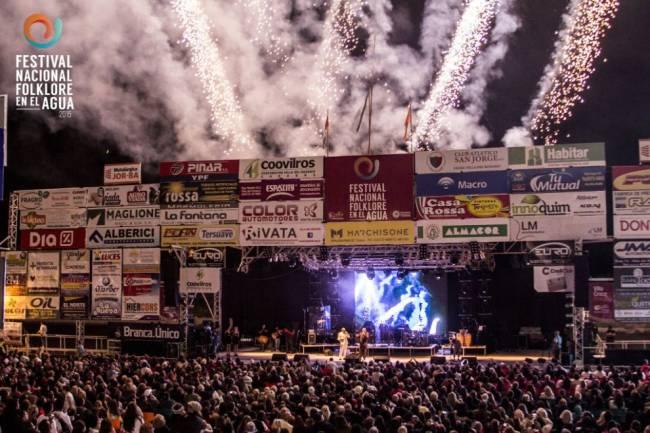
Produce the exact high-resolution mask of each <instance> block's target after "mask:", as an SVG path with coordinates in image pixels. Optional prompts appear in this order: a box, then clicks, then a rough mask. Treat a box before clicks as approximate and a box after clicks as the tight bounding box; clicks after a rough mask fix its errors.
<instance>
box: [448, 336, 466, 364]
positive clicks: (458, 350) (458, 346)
mask: <svg viewBox="0 0 650 433" xmlns="http://www.w3.org/2000/svg"><path fill="white" fill-rule="evenodd" d="M449 343H450V345H451V355H452V359H460V357H461V356H462V355H463V344H462V342H461V341H460V338H459V336H458V335H456V336H455V337H452V338H451V339H450V342H449Z"/></svg>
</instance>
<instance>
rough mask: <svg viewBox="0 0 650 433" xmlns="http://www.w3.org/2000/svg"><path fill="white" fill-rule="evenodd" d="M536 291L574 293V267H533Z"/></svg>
mask: <svg viewBox="0 0 650 433" xmlns="http://www.w3.org/2000/svg"><path fill="white" fill-rule="evenodd" d="M533 278H534V287H535V291H536V292H539V293H560V292H573V291H574V290H575V268H574V266H535V267H533Z"/></svg>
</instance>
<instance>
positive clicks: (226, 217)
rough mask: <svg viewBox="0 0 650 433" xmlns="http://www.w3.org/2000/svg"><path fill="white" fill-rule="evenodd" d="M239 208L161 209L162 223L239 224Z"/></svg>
mask: <svg viewBox="0 0 650 433" xmlns="http://www.w3.org/2000/svg"><path fill="white" fill-rule="evenodd" d="M238 217H239V209H237V208H236V207H234V208H219V209H161V210H160V224H161V225H178V224H237V222H238Z"/></svg>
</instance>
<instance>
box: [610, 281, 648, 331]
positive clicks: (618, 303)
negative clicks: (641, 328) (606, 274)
mask: <svg viewBox="0 0 650 433" xmlns="http://www.w3.org/2000/svg"><path fill="white" fill-rule="evenodd" d="M614 319H615V320H617V321H619V322H650V290H648V288H647V287H646V288H642V289H638V288H635V289H623V288H619V287H616V289H615V290H614Z"/></svg>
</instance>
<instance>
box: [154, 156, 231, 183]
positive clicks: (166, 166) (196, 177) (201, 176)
mask: <svg viewBox="0 0 650 433" xmlns="http://www.w3.org/2000/svg"><path fill="white" fill-rule="evenodd" d="M238 176H239V160H237V159H233V160H221V161H173V162H169V161H166V162H161V163H160V178H161V179H163V180H170V181H179V180H188V181H201V180H213V179H225V178H232V179H237V177H238Z"/></svg>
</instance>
